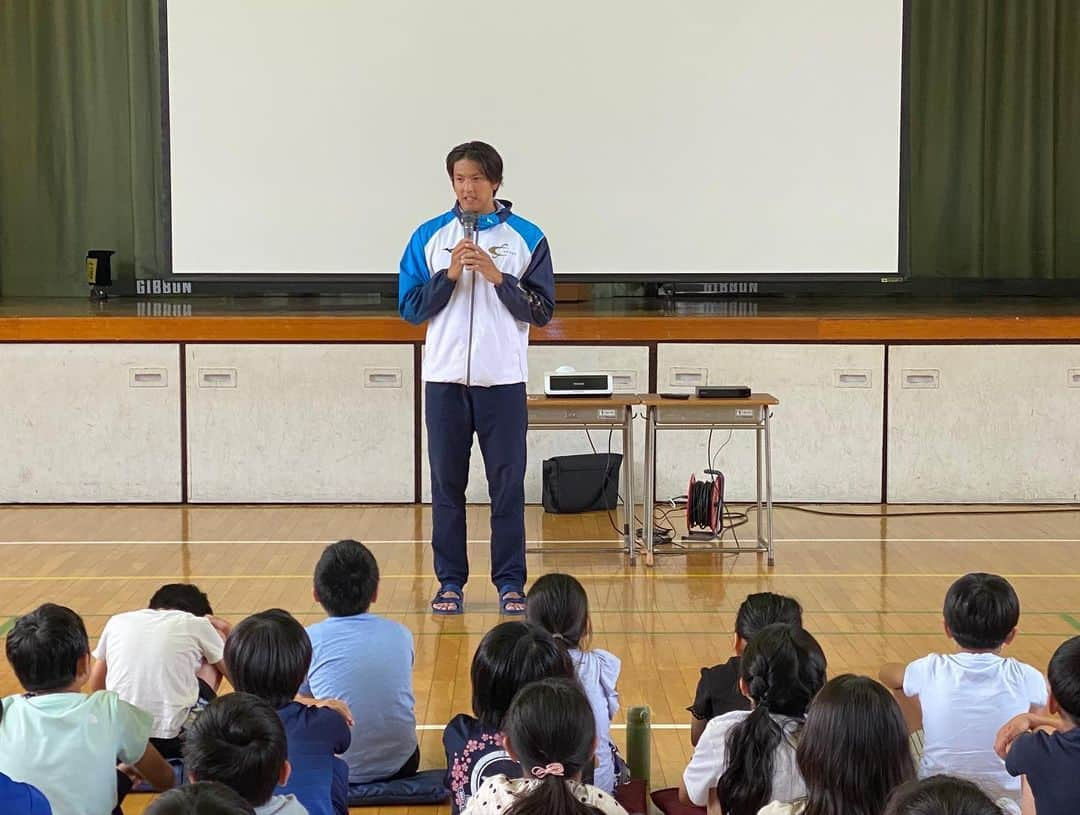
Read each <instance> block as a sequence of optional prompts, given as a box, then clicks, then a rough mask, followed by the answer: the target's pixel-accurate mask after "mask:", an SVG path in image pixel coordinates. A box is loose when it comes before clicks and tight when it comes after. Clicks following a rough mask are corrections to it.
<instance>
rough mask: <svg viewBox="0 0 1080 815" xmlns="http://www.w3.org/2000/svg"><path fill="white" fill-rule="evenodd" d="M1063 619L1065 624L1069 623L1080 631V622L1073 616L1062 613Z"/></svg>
mask: <svg viewBox="0 0 1080 815" xmlns="http://www.w3.org/2000/svg"><path fill="white" fill-rule="evenodd" d="M1061 619H1063V620H1064V621H1065V622H1067V623H1068V624H1069V625H1071V626H1072V627H1073V628H1075V629H1076V630H1077V631H1080V620H1077V619H1076V618H1075V617H1074V616H1072V615H1071V614H1067V613H1065V612H1064V611H1063V612H1061Z"/></svg>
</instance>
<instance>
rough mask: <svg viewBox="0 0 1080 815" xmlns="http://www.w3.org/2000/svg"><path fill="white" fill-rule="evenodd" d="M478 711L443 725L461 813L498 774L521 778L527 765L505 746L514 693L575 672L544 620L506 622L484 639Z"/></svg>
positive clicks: (475, 689)
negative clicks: (506, 720)
mask: <svg viewBox="0 0 1080 815" xmlns="http://www.w3.org/2000/svg"><path fill="white" fill-rule="evenodd" d="M471 676H472V707H473V715H472V716H469V715H468V714H466V713H460V714H458V715H457V716H455V717H454V718H453V719H451V720H450V723H449V724H448V725H447V726H446V729H445V730H443V747H444V748H445V749H446V768H447V769H446V787H447V789H449V790H450V807H451V811H452V813H453V815H458V813H460V812H461V810H463V809H464V808H465V806H466V804H468V802H469V798H471V797H472V795H473V794H474V793H475V792H476V791H477V790H479V789H480V787H481V786H482V785H483V783H484V781H485V780H486V779H488V778H491V777H492V776H496V775H504V776H506V777H507V778H521V767H519V766H518V763H517V762H516V761H515V760H514V759H512V758H511V757H510V754H509V753H508V752H507V751H506V748H505V747H504V746H503V737H502V722H503V718H504V717H505V716H506V711H507V710H509V709H510V701H511V700H512V699H513V698H514V694H515V693H517V692H518V690H520V689H521V688H523V687H525V686H526V685H528V684H529V683H530V682H535V681H536V680H538V679H547V678H549V677H565V678H571V679H572V678H573V677H574V666H573V664H572V663H571V662H570V657H569V655H568V654H567V653H566V650H565V649H563V648H560V647H559V646H558V644H556V642H555V641H554V640H553V639H552V638H551V635H550V634H549V633H548V632H547V631H545V630H544V629H542V628H540V627H539V626H535V625H530V624H529V623H525V622H520V621H518V622H505V623H500V624H499V625H497V626H495V627H494V628H493V629H491V630H490V631H489V632H488V633H487V634H486V635H485V636H484V639H482V640H481V641H480V646H479V647H478V648H477V649H476V653H475V654H474V655H473V661H472V670H471Z"/></svg>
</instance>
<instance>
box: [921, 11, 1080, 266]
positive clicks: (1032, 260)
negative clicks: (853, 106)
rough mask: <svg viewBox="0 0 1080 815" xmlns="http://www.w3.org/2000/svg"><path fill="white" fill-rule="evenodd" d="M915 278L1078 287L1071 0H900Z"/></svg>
mask: <svg viewBox="0 0 1080 815" xmlns="http://www.w3.org/2000/svg"><path fill="white" fill-rule="evenodd" d="M910 67H911V74H910V76H911V93H910V105H911V107H910V111H911V133H910V138H911V161H910V173H909V181H910V193H911V199H910V202H911V206H910V219H909V224H910V236H911V237H910V240H911V243H910V253H911V271H912V275H913V276H915V277H939V278H1025V279H1037V278H1080V1H1078V0H911V50H910Z"/></svg>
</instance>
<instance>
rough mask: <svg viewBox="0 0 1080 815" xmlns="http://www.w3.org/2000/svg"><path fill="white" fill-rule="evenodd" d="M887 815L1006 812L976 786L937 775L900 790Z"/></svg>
mask: <svg viewBox="0 0 1080 815" xmlns="http://www.w3.org/2000/svg"><path fill="white" fill-rule="evenodd" d="M883 815H1002V810H1001V809H1000V808H999V807H998V806H997V805H996V804H995V803H994V802H993V801H991V800H990V799H989V798H988V797H987V795H986V793H985V792H983V791H982V790H981V789H979V787H978V786H976V785H975V784H973V783H972V782H970V781H967V780H965V779H963V778H954V777H953V776H949V775H933V776H930V777H929V778H924V779H923V780H921V781H909V782H908V783H906V784H901V785H900V786H899V787H897V788H896V790H895V791H894V792H893V794H892V797H891V798H889V805H888V806H887V807H885V812H884V813H883Z"/></svg>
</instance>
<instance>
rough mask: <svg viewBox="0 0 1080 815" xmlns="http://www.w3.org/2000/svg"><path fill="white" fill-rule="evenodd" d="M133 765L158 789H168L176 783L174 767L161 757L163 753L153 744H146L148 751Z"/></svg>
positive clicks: (136, 770)
mask: <svg viewBox="0 0 1080 815" xmlns="http://www.w3.org/2000/svg"><path fill="white" fill-rule="evenodd" d="M132 767H133V768H134V769H135V772H137V773H138V774H139V775H141V776H142V777H143V778H145V779H146V780H147V781H149V782H150V783H151V784H153V785H154V787H155V788H156V789H159V790H167V789H171V788H172V787H174V786H175V785H176V776H175V775H173V768H172V767H171V766H170V764H169V762H167V761H166V760H165V759H164V758H162V757H161V753H159V752H158V751H157V748H156V747H155V746H154V745H152V744H147V745H146V752H145V753H143V754H142V758H140V759H139V760H138V761H136V762H135V763H134V764H133V765H132Z"/></svg>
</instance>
